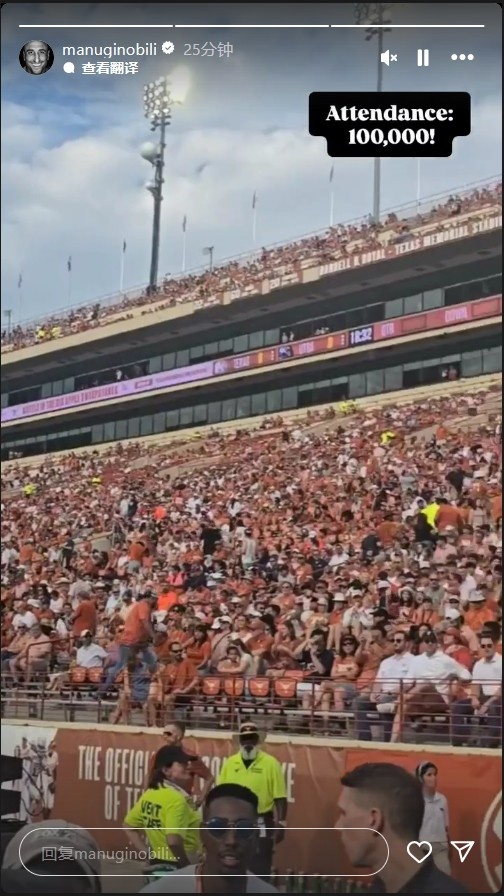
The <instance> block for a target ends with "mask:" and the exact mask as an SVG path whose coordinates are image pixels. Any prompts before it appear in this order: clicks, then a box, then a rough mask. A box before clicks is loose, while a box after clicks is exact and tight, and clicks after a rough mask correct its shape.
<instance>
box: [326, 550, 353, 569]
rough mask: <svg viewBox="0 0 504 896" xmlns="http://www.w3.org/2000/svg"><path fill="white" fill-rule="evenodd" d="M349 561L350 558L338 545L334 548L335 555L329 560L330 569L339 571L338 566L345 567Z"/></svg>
mask: <svg viewBox="0 0 504 896" xmlns="http://www.w3.org/2000/svg"><path fill="white" fill-rule="evenodd" d="M349 559H350V558H349V556H348V554H347V553H346V551H345V550H344V548H343V547H342V545H340V544H337V545H335V547H334V554H333V555H332V557H331V559H330V560H329V567H330V569H337V568H338V566H344V565H345V563H348V561H349Z"/></svg>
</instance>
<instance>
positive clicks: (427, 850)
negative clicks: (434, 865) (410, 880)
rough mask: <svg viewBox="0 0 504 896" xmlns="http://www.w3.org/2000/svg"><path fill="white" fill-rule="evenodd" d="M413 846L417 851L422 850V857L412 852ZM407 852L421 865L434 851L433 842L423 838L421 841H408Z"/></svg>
mask: <svg viewBox="0 0 504 896" xmlns="http://www.w3.org/2000/svg"><path fill="white" fill-rule="evenodd" d="M413 847H414V848H415V850H416V851H417V852H418V851H420V858H419V857H418V856H416V855H415V854H414V852H412V848H413ZM406 852H407V853H408V855H409V856H410V858H412V859H413V861H414V862H417V863H418V864H419V865H421V864H422V862H425V860H426V859H428V858H429V856H430V854H431V853H432V843H428V842H427V840H421V841H420V842H419V841H418V840H412V841H411V843H408V845H407V847H406Z"/></svg>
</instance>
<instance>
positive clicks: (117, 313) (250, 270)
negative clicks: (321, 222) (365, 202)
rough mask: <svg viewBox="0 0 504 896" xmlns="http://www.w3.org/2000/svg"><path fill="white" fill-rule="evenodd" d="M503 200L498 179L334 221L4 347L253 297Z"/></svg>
mask: <svg viewBox="0 0 504 896" xmlns="http://www.w3.org/2000/svg"><path fill="white" fill-rule="evenodd" d="M501 199H502V183H499V184H497V185H495V186H493V187H484V188H481V189H476V190H473V191H471V192H469V193H467V194H462V195H456V196H449V197H448V198H447V199H446V201H444V202H442V203H440V204H438V205H434V206H433V207H429V209H428V210H426V211H425V212H421V213H419V212H418V211H415V213H414V214H413V215H410V216H409V217H408V216H406V217H404V218H402V217H398V216H397V215H395V214H394V213H392V214H389V215H387V217H386V218H385V220H384V221H383V222H381V223H379V224H375V223H374V222H373V221H370V220H369V219H366V220H365V221H364V222H362V223H358V224H355V223H353V224H348V225H338V226H335V227H332V228H331V229H330V230H328V231H325V232H324V233H322V234H316V235H314V236H310V237H307V238H305V239H302V240H300V241H298V242H295V243H290V244H287V245H283V246H276V247H273V248H270V249H267V248H264V249H262V250H261V252H260V253H256V254H255V255H253V256H246V257H245V258H241V259H235V260H231V261H229V262H227V263H225V264H223V265H221V266H218V267H216V268H214V269H212V270H204V271H198V272H196V273H194V274H190V275H187V276H186V275H181V276H180V277H178V278H177V277H172V276H171V275H167V276H166V277H165V278H164V280H163V282H162V285H161V286H160V288H159V290H158V291H157V292H156V293H155V295H153V294H152V293H150V294H149V292H148V291H145V290H143V291H142V290H141V291H138V290H137V291H135V292H134V294H132V295H123V296H119V297H117V300H113V303H112V304H107V305H102V304H100V303H96V302H95V303H94V304H92V305H88V306H84V307H81V308H78V309H73V310H71V311H70V312H68V311H65V312H62V313H57V314H52V315H50V316H48V317H47V318H46V319H45V320H43V321H39V322H36V323H35V322H31V323H28V324H26V325H22V324H17V325H15V326H14V327H12V328H10V329H9V330H7V329H6V330H4V331H3V332H2V351H13V350H15V349H19V348H23V347H26V346H30V345H36V344H39V343H43V342H48V341H51V340H55V339H59V338H61V337H63V336H67V335H69V334H73V333H81V332H85V331H87V330H90V329H93V328H95V327H102V326H106V325H107V324H112V323H118V322H119V321H124V320H128V319H130V318H131V317H132V316H133V314H132V311H133V309H136V308H142V311H141V314H151V313H153V312H154V311H162V310H165V309H166V308H169V307H172V306H175V305H181V304H184V303H187V302H192V303H194V304H195V305H196V307H204V306H206V305H212V304H215V303H217V302H220V301H221V300H222V296H223V295H224V293H227V292H232V293H233V298H234V299H235V298H241V297H242V296H247V295H251V294H252V292H253V289H254V287H255V286H257V284H259V283H262V282H263V281H265V280H268V279H272V280H273V281H276V280H277V278H278V277H279V276H284V275H292V274H294V273H298V274H300V273H301V272H302V270H303V269H304V268H307V267H312V266H313V267H314V266H316V265H317V264H327V263H330V262H334V261H338V260H340V259H344V258H348V257H351V256H352V255H356V254H359V253H361V252H363V251H372V250H373V249H380V248H383V247H385V246H391V245H394V244H397V243H403V242H406V241H408V240H409V239H411V237H412V236H413V235H414V234H415V233H416V232H417V231H418V230H419V229H422V232H425V228H426V227H428V231H427V232H428V233H437V232H440V231H442V230H443V229H448V228H451V227H453V224H454V221H455V220H456V219H457V217H459V216H460V215H466V214H468V213H469V212H472V211H474V213H475V215H476V216H477V214H478V212H480V211H481V210H482V209H485V208H488V207H491V206H492V205H496V204H498V203H500V202H501ZM251 290H252V292H251ZM234 293H236V295H234ZM240 293H241V295H240ZM143 306H145V307H143Z"/></svg>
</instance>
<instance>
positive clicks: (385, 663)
mask: <svg viewBox="0 0 504 896" xmlns="http://www.w3.org/2000/svg"><path fill="white" fill-rule="evenodd" d="M389 640H391V641H392V643H393V645H394V653H393V654H392V656H389V657H386V658H385V659H384V660H382V661H381V663H380V666H379V668H378V672H377V673H376V678H375V681H374V684H373V688H372V691H371V697H370V698H368V697H358V698H357V701H356V713H355V718H356V727H357V737H358V738H359V740H371V739H372V737H371V726H372V724H373V719H369V718H368V715H369V713H372V712H377V711H378V712H379V713H380V722H381V723H382V724H383V739H384V741H385V742H386V743H388V742H390V739H391V737H392V727H393V723H394V717H395V714H396V707H397V702H398V696H399V694H400V693H401V690H402V691H403V693H404V692H406V691H407V690H408V689H409V688H411V686H412V677H413V676H412V674H411V669H412V665H413V660H414V659H415V657H414V656H413V654H412V653H410V651H409V649H408V641H407V637H406V633H405V632H402V631H396V632H395V633H394V634H393V635H391V636H390V639H389ZM374 723H375V724H376V721H375V722H374Z"/></svg>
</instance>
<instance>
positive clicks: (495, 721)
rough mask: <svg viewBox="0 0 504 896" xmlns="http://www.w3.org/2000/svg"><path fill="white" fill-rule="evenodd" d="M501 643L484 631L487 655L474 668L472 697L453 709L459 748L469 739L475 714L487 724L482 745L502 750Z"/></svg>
mask: <svg viewBox="0 0 504 896" xmlns="http://www.w3.org/2000/svg"><path fill="white" fill-rule="evenodd" d="M497 642H498V637H497V635H496V634H494V633H493V632H488V631H486V630H485V629H483V631H482V632H481V635H480V646H481V650H482V653H483V656H482V658H481V659H480V660H478V661H477V662H476V663H475V664H474V667H473V671H472V678H473V683H472V688H471V696H470V697H465V698H463V699H462V700H457V701H456V702H455V703H454V705H453V709H452V731H453V743H454V744H455V745H457V746H459V745H461V744H464V743H466V742H467V741H468V740H469V738H470V734H471V720H472V718H473V716H474V715H475V714H476V716H477V717H478V719H480V720H481V722H482V723H483V725H484V729H483V732H484V733H483V735H482V738H481V745H482V746H484V747H499V746H500V745H501V743H502V735H501V721H502V656H501V655H500V654H499V653H497V650H496V645H497Z"/></svg>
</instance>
